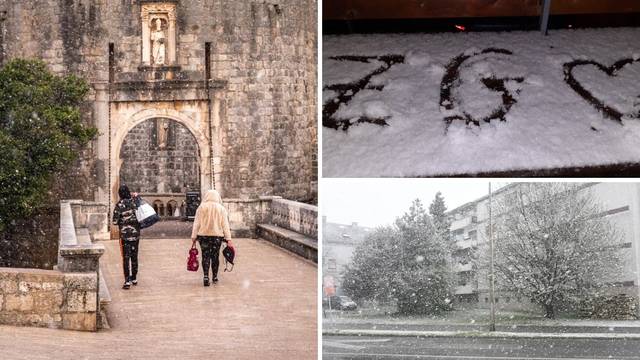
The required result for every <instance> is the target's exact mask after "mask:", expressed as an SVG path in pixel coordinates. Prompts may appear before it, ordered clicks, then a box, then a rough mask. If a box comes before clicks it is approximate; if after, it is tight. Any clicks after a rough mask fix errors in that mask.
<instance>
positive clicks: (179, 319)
mask: <svg viewBox="0 0 640 360" xmlns="http://www.w3.org/2000/svg"><path fill="white" fill-rule="evenodd" d="M273 205H274V206H273V209H269V211H271V210H273V211H274V212H275V213H276V215H275V216H273V217H272V218H273V219H274V222H273V223H272V222H271V221H269V222H267V223H264V224H259V225H257V227H259V228H260V229H261V230H260V231H261V232H260V233H261V234H262V235H263V237H262V238H248V237H247V238H237V239H235V246H236V249H237V261H236V266H235V268H234V270H233V271H232V272H223V271H222V269H223V266H221V271H220V273H219V278H220V282H219V283H217V284H215V285H213V286H211V287H208V288H205V287H203V286H202V279H201V277H202V275H201V273H198V274H196V273H192V272H188V271H187V270H186V257H187V251H188V249H189V247H190V245H191V241H190V240H189V238H188V235H189V234H190V223H184V222H178V221H176V222H161V223H158V224H156V225H154V227H152V228H150V229H145V230H143V238H142V240H141V243H140V252H139V262H140V269H139V274H138V280H139V285H138V286H136V287H132V289H130V290H122V289H121V288H120V285H121V284H122V282H123V276H122V261H121V255H120V249H119V244H118V240H108V239H107V240H101V241H95V242H91V238H92V237H94V238H95V237H97V236H91V235H93V234H96V235H97V234H98V233H103V232H104V230H105V229H104V226H106V223H105V222H104V220H105V219H104V218H103V216H104V209H106V206H105V205H100V204H95V203H84V202H79V201H75V202H66V203H65V202H63V203H62V205H61V208H62V213H61V231H60V250H59V253H60V259H59V261H58V267H57V269H56V270H36V269H9V268H0V323H1V324H5V325H0V348H2V358H3V359H52V358H56V359H58V358H59V359H67V358H75V357H80V358H91V359H103V358H105V359H106V358H108V359H114V358H115V359H121V358H196V357H207V356H208V357H215V358H220V359H255V358H257V357H259V358H261V359H315V358H316V357H317V350H316V348H317V347H316V343H317V325H316V324H317V303H316V299H317V295H316V294H317V290H316V289H317V267H316V264H315V262H314V261H313V260H316V259H317V246H316V245H314V243H313V239H314V238H312V237H311V236H309V235H313V234H314V233H315V234H316V238H317V225H314V224H312V223H308V221H310V220H309V219H310V216H311V215H310V214H311V213H312V212H313V207H308V206H307V205H304V204H298V203H293V202H288V201H286V200H278V199H276V201H275V202H274V203H273ZM103 207H104V208H103ZM287 209H288V210H287ZM307 212H310V213H309V214H307ZM301 214H302V215H301ZM289 217H290V225H287V224H288V222H289V221H288V220H287V219H288V218H289ZM316 218H317V216H316ZM283 225H287V227H285V226H283ZM264 238H268V239H270V240H271V241H273V242H271V241H267V240H265V239H264ZM274 242H275V243H274ZM276 244H278V245H279V246H278V245H276ZM282 247H286V248H288V249H290V250H285V249H283V248H282ZM314 247H315V248H316V253H315V255H314V253H313V248H314ZM293 252H298V253H299V254H300V255H302V256H300V255H298V254H295V253H293ZM305 257H307V258H310V259H311V260H309V259H307V258H305ZM98 259H99V265H98ZM316 261H317V260H316ZM78 279H79V280H78ZM74 284H75V285H74ZM78 284H80V285H83V286H84V287H82V286H80V287H78ZM98 284H99V286H98ZM14 325H23V326H22V327H16V326H14ZM25 326H31V327H25ZM55 328H64V329H76V330H97V331H88V332H87V331H85V332H80V331H69V330H58V329H55Z"/></svg>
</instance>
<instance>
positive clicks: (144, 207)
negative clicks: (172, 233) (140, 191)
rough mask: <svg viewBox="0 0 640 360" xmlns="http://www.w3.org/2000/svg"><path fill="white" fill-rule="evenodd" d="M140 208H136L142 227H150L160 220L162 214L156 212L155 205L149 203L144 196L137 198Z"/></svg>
mask: <svg viewBox="0 0 640 360" xmlns="http://www.w3.org/2000/svg"><path fill="white" fill-rule="evenodd" d="M136 203H137V205H138V209H137V210H136V218H137V219H138V222H139V223H140V229H144V228H148V227H149V226H151V225H153V224H155V223H156V222H158V220H160V216H158V214H156V211H155V210H153V207H152V206H151V205H149V204H148V203H147V202H146V201H144V199H143V198H140V197H139V198H138V199H136Z"/></svg>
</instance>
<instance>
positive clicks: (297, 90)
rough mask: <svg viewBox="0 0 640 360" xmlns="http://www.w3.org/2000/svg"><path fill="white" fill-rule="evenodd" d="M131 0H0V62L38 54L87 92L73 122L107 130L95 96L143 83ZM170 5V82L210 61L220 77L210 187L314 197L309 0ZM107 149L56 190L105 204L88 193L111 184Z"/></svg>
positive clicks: (312, 9) (136, 2)
mask: <svg viewBox="0 0 640 360" xmlns="http://www.w3.org/2000/svg"><path fill="white" fill-rule="evenodd" d="M142 2H143V1H142V0H122V1H108V0H5V1H2V2H0V12H1V11H6V15H4V16H3V18H4V19H5V20H4V21H0V23H1V24H0V27H2V29H0V30H2V31H1V33H2V34H3V35H2V39H1V42H2V44H0V50H1V51H0V52H1V54H0V60H2V61H7V60H8V59H12V58H17V57H23V58H39V59H43V60H44V61H45V62H46V63H47V64H48V65H49V67H50V69H51V70H53V71H54V72H56V73H59V74H66V73H74V74H77V75H80V76H82V77H85V78H86V79H88V80H89V82H90V83H91V84H92V85H93V88H94V92H92V94H90V97H89V99H88V103H87V106H86V108H85V111H84V118H85V120H86V122H87V123H89V124H92V125H95V126H97V127H98V128H100V129H101V132H103V133H107V134H108V131H105V130H107V129H109V126H110V125H109V124H107V122H108V121H110V120H109V119H110V117H109V116H110V115H109V114H108V106H103V105H100V104H103V103H100V102H104V101H105V99H106V98H109V96H106V97H105V95H104V94H105V93H101V92H100V91H111V93H110V96H111V98H113V97H117V96H118V95H117V94H115V93H114V92H113V91H115V90H117V89H119V88H121V87H122V86H125V87H126V86H130V85H123V84H130V83H135V82H136V81H142V82H144V81H146V80H145V79H146V77H147V76H148V73H145V72H144V71H141V70H140V68H139V66H140V65H141V46H140V45H141V20H140V9H141V3H142ZM169 2H172V3H177V24H176V40H177V47H176V59H177V62H176V64H175V65H176V66H177V67H179V70H176V73H175V78H176V79H178V80H184V81H191V82H199V83H205V76H204V70H205V69H206V68H207V65H209V67H210V69H211V74H212V78H213V80H216V81H220V83H221V84H225V86H224V87H223V88H221V90H220V93H219V94H217V95H216V96H217V98H218V100H219V101H220V105H219V107H220V108H219V109H216V114H218V113H219V114H220V124H219V127H220V129H217V130H219V131H220V134H221V137H220V139H219V142H216V143H212V144H211V146H212V148H213V149H212V151H213V152H215V153H216V154H218V155H219V161H218V163H217V164H215V165H216V167H217V168H216V170H215V171H216V172H219V175H220V182H219V183H218V184H216V187H218V188H219V189H220V190H221V191H222V193H223V196H224V197H228V198H241V199H250V198H257V197H258V196H260V195H280V196H283V197H286V198H290V199H295V200H302V201H305V200H306V201H314V200H313V199H315V198H316V194H317V190H316V183H317V178H316V172H317V158H316V152H317V125H316V123H317V121H316V86H317V80H316V41H317V34H316V31H317V30H316V22H317V19H316V17H317V13H316V11H317V3H316V1H315V0H271V1H235V0H181V1H179V2H175V1H169ZM110 43H113V45H114V53H113V59H114V66H113V68H112V70H113V71H112V73H113V75H114V79H113V80H114V81H115V83H113V84H111V85H107V84H108V82H109V74H110V71H109V70H110V68H109V44H110ZM205 43H209V44H210V49H211V54H210V62H209V64H206V63H205ZM172 76H173V75H172ZM119 84H120V85H119ZM151 84H153V83H151ZM121 85H122V86H121ZM119 86H120V87H119ZM105 88H108V89H107V90H104V89H105ZM158 88H159V86H156V85H153V86H152V87H149V88H148V89H147V88H145V89H146V90H143V91H144V92H145V94H146V97H145V103H144V104H145V106H146V107H147V108H154V101H155V100H157V99H156V91H157V89H158ZM100 89H103V90H100ZM98 98H100V99H102V100H98ZM165 100H166V99H165ZM107 101H108V100H107ZM96 104H98V105H96ZM108 146H109V145H108V141H106V140H97V141H96V142H95V143H94V144H92V145H91V146H90V147H89V148H88V149H87V150H86V151H85V152H84V153H83V154H81V158H80V160H79V161H78V162H77V163H76V164H75V168H73V169H71V170H70V174H69V175H68V176H67V177H66V178H69V179H71V181H69V182H68V184H66V183H65V184H66V186H65V185H63V186H61V187H60V188H59V190H60V191H66V192H67V193H66V194H67V195H68V196H73V197H74V198H82V199H94V200H104V199H98V198H97V197H98V196H103V195H101V194H103V193H104V192H105V191H106V192H109V191H112V189H109V185H108V184H106V183H105V181H107V179H108V175H107V174H108V173H109V172H110V171H114V169H110V168H109V166H108V164H109V159H108V158H106V159H105V158H104V157H103V158H100V156H105V155H104V154H105V153H106V154H108V153H109V151H110V150H109V149H108ZM105 149H106V150H105ZM101 152H102V154H103V155H100V154H101ZM75 184H80V185H75Z"/></svg>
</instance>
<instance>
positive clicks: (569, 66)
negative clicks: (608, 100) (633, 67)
mask: <svg viewBox="0 0 640 360" xmlns="http://www.w3.org/2000/svg"><path fill="white" fill-rule="evenodd" d="M634 62H640V59H622V60H618V61H616V62H615V63H614V64H613V65H611V66H609V67H607V66H604V65H602V64H600V63H599V62H597V61H593V60H574V61H571V62H568V63H566V64H564V81H565V82H566V83H567V84H569V86H570V87H571V88H572V89H573V91H575V92H576V93H578V95H580V96H582V98H584V99H585V100H586V101H587V102H589V103H590V104H591V105H593V106H594V107H595V108H596V109H598V110H599V111H600V112H602V113H603V114H604V115H605V116H606V117H608V118H610V119H612V120H617V121H619V122H620V123H622V118H623V117H624V116H625V115H627V116H631V117H635V118H640V111H639V112H638V113H637V114H624V113H623V112H622V111H620V110H619V109H616V108H614V107H613V106H609V105H607V104H605V103H604V101H603V100H601V99H598V98H597V97H595V96H594V95H593V94H592V93H591V92H590V91H589V90H587V89H585V87H584V86H583V85H582V84H581V83H580V82H579V81H578V80H576V78H575V77H574V74H573V70H574V69H575V68H576V67H578V66H585V65H592V66H595V67H596V68H598V69H599V70H600V71H602V72H604V73H605V74H607V75H608V76H609V77H616V76H617V75H618V73H619V72H620V70H622V69H623V68H624V67H625V66H627V65H629V64H632V63H634ZM638 82H639V83H640V79H638ZM634 95H635V96H637V94H634Z"/></svg>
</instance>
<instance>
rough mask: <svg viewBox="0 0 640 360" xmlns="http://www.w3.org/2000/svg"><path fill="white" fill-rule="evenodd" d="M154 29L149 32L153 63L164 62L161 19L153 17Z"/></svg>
mask: <svg viewBox="0 0 640 360" xmlns="http://www.w3.org/2000/svg"><path fill="white" fill-rule="evenodd" d="M153 24H154V25H155V29H154V30H153V31H152V32H151V55H152V56H153V64H154V65H164V64H165V44H164V43H165V36H164V30H163V29H162V20H160V19H157V18H156V19H154V20H153Z"/></svg>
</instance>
